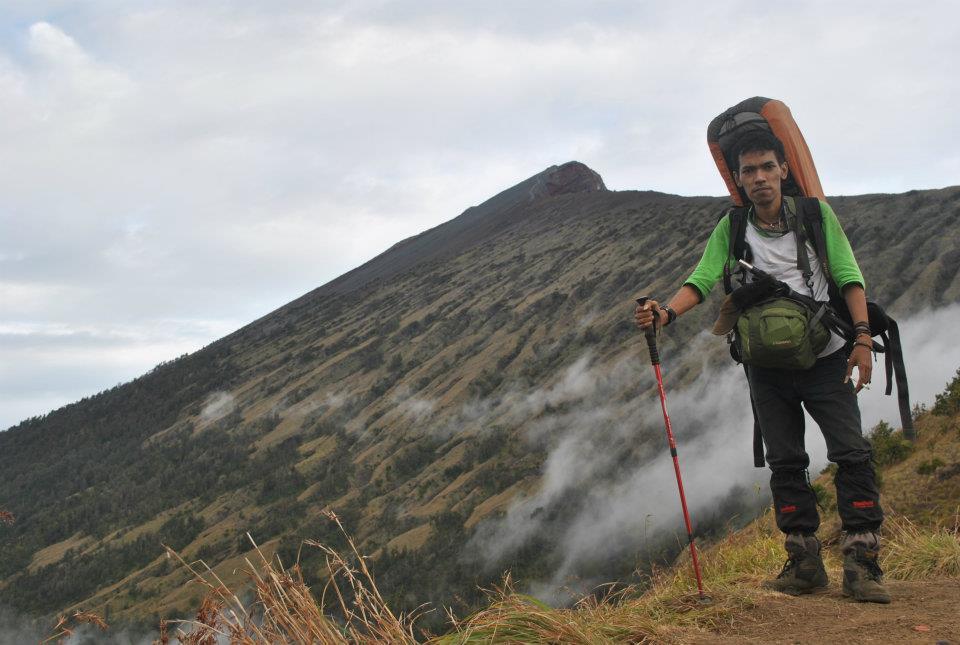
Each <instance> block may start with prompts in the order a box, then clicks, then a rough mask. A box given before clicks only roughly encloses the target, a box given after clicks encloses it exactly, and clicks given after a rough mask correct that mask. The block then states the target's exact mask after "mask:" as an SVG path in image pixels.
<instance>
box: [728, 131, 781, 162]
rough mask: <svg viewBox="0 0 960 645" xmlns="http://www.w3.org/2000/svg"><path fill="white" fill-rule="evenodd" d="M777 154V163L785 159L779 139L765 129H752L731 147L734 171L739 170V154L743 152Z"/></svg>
mask: <svg viewBox="0 0 960 645" xmlns="http://www.w3.org/2000/svg"><path fill="white" fill-rule="evenodd" d="M769 151H773V154H775V155H776V156H777V163H783V162H784V161H786V158H787V156H786V153H784V151H783V143H782V142H781V141H780V139H778V138H776V137H775V136H773V133H771V132H768V131H766V130H754V131H752V132H748V133H747V134H745V135H743V136H742V137H741V138H740V140H739V141H737V145H736V146H734V148H733V159H732V161H733V162H734V163H735V164H736V167H735V168H734V171H735V172H739V171H740V155H742V154H743V153H745V152H769Z"/></svg>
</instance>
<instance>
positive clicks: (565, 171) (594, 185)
mask: <svg viewBox="0 0 960 645" xmlns="http://www.w3.org/2000/svg"><path fill="white" fill-rule="evenodd" d="M534 179H535V180H536V181H535V183H534V185H533V187H531V189H530V197H531V201H533V200H536V199H540V198H542V197H553V196H554V195H564V194H567V193H595V192H598V191H601V190H606V189H607V187H606V186H605V185H604V183H603V178H602V177H601V176H600V175H599V174H598V173H597V172H595V171H593V170H591V169H590V168H588V167H587V166H586V165H584V164H582V163H580V162H579V161H568V162H567V163H565V164H563V165H562V166H551V167H549V168H547V169H546V170H544V171H543V172H542V173H540V174H539V175H536V176H535V177H534Z"/></svg>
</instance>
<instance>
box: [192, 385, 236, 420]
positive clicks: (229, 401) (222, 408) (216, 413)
mask: <svg viewBox="0 0 960 645" xmlns="http://www.w3.org/2000/svg"><path fill="white" fill-rule="evenodd" d="M236 408H237V402H236V397H234V396H233V395H232V394H230V393H229V392H214V393H212V394H210V395H208V396H207V400H206V401H205V402H204V404H203V409H202V410H201V411H200V418H201V419H202V420H203V421H208V422H209V421H216V420H217V419H222V418H223V417H225V416H227V415H228V414H230V413H231V412H233V411H234V410H235V409H236Z"/></svg>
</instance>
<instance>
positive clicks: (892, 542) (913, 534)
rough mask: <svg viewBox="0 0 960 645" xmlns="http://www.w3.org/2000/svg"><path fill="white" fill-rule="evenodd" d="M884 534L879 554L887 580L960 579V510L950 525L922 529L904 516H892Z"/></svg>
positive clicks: (884, 525) (885, 525) (884, 528)
mask: <svg viewBox="0 0 960 645" xmlns="http://www.w3.org/2000/svg"><path fill="white" fill-rule="evenodd" d="M883 531H884V538H885V539H884V541H883V548H882V549H881V551H880V554H881V557H882V559H883V569H884V573H885V574H886V575H887V577H889V578H892V579H895V580H924V579H928V578H940V577H960V510H958V513H957V515H955V516H954V517H953V523H952V526H948V525H940V526H936V527H933V528H922V527H919V526H917V525H916V524H914V523H913V522H911V521H910V520H909V519H908V518H907V517H905V516H903V515H893V516H890V517H888V518H887V519H886V521H885V522H884V523H883Z"/></svg>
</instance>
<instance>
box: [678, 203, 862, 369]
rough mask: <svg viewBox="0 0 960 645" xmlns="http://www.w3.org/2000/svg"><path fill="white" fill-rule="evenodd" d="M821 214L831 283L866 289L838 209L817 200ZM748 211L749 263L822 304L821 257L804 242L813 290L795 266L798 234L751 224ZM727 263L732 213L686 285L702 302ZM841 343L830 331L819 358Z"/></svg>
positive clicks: (721, 223) (823, 278) (715, 233)
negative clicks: (772, 231)
mask: <svg viewBox="0 0 960 645" xmlns="http://www.w3.org/2000/svg"><path fill="white" fill-rule="evenodd" d="M784 203H785V206H786V207H787V208H790V209H791V210H793V208H794V203H793V199H792V198H790V197H785V198H784ZM820 215H821V217H822V222H823V236H824V240H825V242H826V246H827V261H828V262H829V264H830V274H831V275H832V276H833V281H834V282H835V283H836V285H837V287H839V288H840V289H841V290H842V289H843V288H844V287H845V286H847V285H848V284H859V285H860V286H861V287H865V286H866V285H865V283H864V280H863V274H862V273H861V272H860V267H859V266H858V265H857V260H856V258H855V257H854V255H853V249H851V248H850V242H849V240H847V236H846V234H845V233H844V232H843V228H841V226H840V222H839V220H838V219H837V215H836V213H834V212H833V209H832V208H830V205H829V204H827V203H826V202H823V201H821V202H820ZM753 220H754V218H753V213H752V210H751V212H750V216H749V217H747V222H748V224H747V231H746V241H747V244H749V245H750V250H751V251H752V252H753V264H754V266H756V267H757V268H758V269H762V270H763V271H766V272H767V273H769V274H771V275H773V276H774V277H775V278H777V279H779V280H782V281H784V282H786V283H787V284H789V285H790V287H791V288H792V289H794V290H795V291H797V292H799V293H804V294H809V295H812V296H813V297H814V298H815V299H816V300H818V301H820V302H826V301H827V300H829V295H828V285H827V278H826V276H825V275H824V273H823V271H822V270H821V268H820V260H819V258H818V257H817V254H816V252H815V251H814V248H813V246H812V245H811V244H810V241H809V240H808V241H807V255H808V256H809V258H810V268H811V269H812V271H813V293H811V290H810V288H809V287H807V285H806V284H805V283H804V281H803V275H802V274H801V273H800V269H798V268H797V245H796V238H795V237H794V236H793V235H792V234H791V233H787V234H770V233H768V232H765V231H762V230H761V229H760V228H759V227H757V226H756V224H755V223H754V221H753ZM725 262H728V263H729V264H730V267H731V269H733V268H734V267H735V266H736V261H735V260H734V258H733V257H732V255H731V254H730V216H729V215H726V216H724V217H723V218H721V219H720V221H719V222H718V223H717V226H716V228H714V229H713V233H712V234H711V235H710V239H708V240H707V246H706V248H705V249H704V251H703V257H701V258H700V263H699V264H697V267H696V268H695V269H694V270H693V273H691V274H690V277H689V278H687V280H686V282H684V284H685V285H690V286H691V287H693V288H694V289H696V290H697V293H698V295H699V296H700V300H701V302H702V301H703V300H704V299H705V298H706V297H707V295H709V293H710V291H711V290H713V287H714V285H716V283H717V282H718V281H719V280H720V279H721V278H722V277H723V265H724V263H725ZM843 344H844V341H843V339H842V338H841V337H839V336H836V335H834V337H833V338H832V339H831V341H830V343H828V345H827V347H826V348H824V351H823V352H821V353H820V355H821V356H826V355H828V354H831V353H833V352H835V351H836V350H838V349H840V347H842V346H843Z"/></svg>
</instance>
